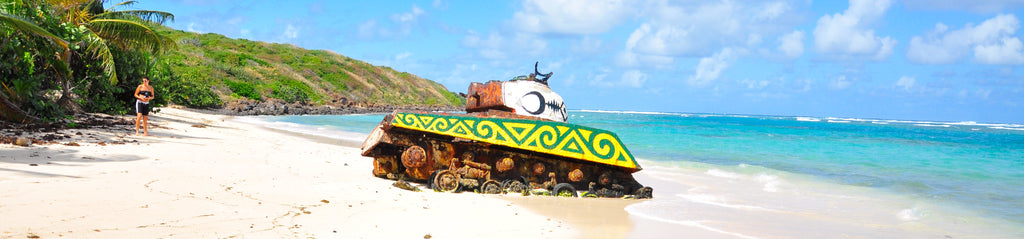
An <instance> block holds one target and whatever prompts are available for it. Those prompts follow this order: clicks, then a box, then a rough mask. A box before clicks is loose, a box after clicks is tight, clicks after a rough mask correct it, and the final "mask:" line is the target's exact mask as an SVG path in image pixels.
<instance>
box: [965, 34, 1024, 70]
mask: <svg viewBox="0 0 1024 239" xmlns="http://www.w3.org/2000/svg"><path fill="white" fill-rule="evenodd" d="M1022 50H1024V46H1022V44H1021V42H1020V39H1017V38H1016V37H1012V38H1011V37H1005V38H1003V39H1001V42H1000V43H996V44H989V45H978V46H975V47H974V59H977V60H978V62H981V63H984V64H1022V63H1024V51H1022Z"/></svg>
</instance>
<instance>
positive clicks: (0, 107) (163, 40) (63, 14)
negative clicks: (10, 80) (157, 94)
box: [0, 0, 177, 121]
mask: <svg viewBox="0 0 1024 239" xmlns="http://www.w3.org/2000/svg"><path fill="white" fill-rule="evenodd" d="M104 2H106V0H14V1H13V2H12V3H11V4H16V5H15V7H17V6H21V7H28V6H37V5H39V4H46V5H48V7H49V9H53V13H52V14H53V16H55V17H57V18H59V19H60V21H61V22H62V23H64V24H67V25H71V26H74V27H75V28H74V29H77V30H80V31H81V32H80V33H81V35H82V36H83V37H81V39H75V40H76V41H75V42H71V43H70V44H75V45H76V46H77V47H79V48H83V49H85V53H86V56H84V57H79V58H81V59H94V60H97V61H99V64H98V65H99V66H100V67H101V68H102V70H103V73H104V75H106V77H107V78H108V79H109V81H110V84H116V83H117V81H118V77H117V71H116V67H115V65H114V55H113V54H111V48H112V47H116V48H118V49H122V50H142V51H148V52H151V53H153V54H154V55H159V54H161V53H164V52H166V51H168V50H171V49H173V48H175V47H177V45H176V44H175V41H174V40H173V39H170V38H168V37H166V36H163V35H161V34H158V33H157V32H156V31H155V30H154V29H153V28H151V27H150V26H151V24H163V23H164V22H166V21H168V20H170V21H174V15H173V14H171V13H168V12H162V11H150V10H117V9H116V8H117V7H125V6H130V5H132V4H135V3H136V2H135V1H125V2H121V3H118V4H115V5H113V6H112V7H110V8H107V9H104V8H103V3H104ZM0 14H2V15H0V27H3V28H8V29H12V30H14V31H18V32H24V33H28V34H32V35H35V36H41V37H44V38H47V39H50V40H51V41H53V42H55V43H56V44H57V45H60V47H61V48H62V49H63V51H61V52H62V53H58V54H57V55H58V56H57V57H56V58H57V59H50V60H48V63H47V64H49V65H50V66H53V67H52V68H53V69H55V71H54V72H53V73H54V74H53V77H52V78H53V79H56V82H57V83H58V85H60V88H61V89H60V90H61V96H60V99H59V100H57V103H58V105H61V106H62V107H64V108H65V109H67V110H70V111H72V112H76V113H77V112H81V111H82V110H81V107H80V106H79V105H77V104H76V103H74V101H73V100H72V97H73V96H72V91H71V90H72V88H73V87H74V86H73V82H74V81H72V80H71V78H72V74H71V73H72V71H71V69H69V66H70V65H71V64H70V63H71V62H70V61H71V59H72V58H71V54H72V53H73V51H70V50H69V49H70V48H69V43H68V42H67V41H65V40H63V39H61V38H60V37H58V36H56V35H54V34H51V33H50V32H48V31H47V30H46V29H43V28H42V27H40V26H38V25H37V24H35V23H32V22H31V21H27V20H25V19H22V18H20V17H18V16H14V15H10V14H7V13H0ZM76 59H77V58H76ZM6 88H7V87H6V86H4V89H6ZM7 91H10V90H9V89H8V90H7ZM5 94H6V93H4V92H0V113H2V114H0V116H2V118H0V119H11V120H15V121H38V119H36V118H34V117H32V116H31V115H28V114H25V113H24V112H23V111H21V110H20V108H18V107H17V105H15V104H13V103H11V102H10V100H9V98H10V97H7V96H6V95H5ZM8 112H14V113H8ZM18 112H20V113H18Z"/></svg>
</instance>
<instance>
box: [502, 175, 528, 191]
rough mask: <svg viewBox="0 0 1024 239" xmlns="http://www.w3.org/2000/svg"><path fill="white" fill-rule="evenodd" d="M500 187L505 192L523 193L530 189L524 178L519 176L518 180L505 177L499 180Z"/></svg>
mask: <svg viewBox="0 0 1024 239" xmlns="http://www.w3.org/2000/svg"><path fill="white" fill-rule="evenodd" d="M501 189H502V190H504V191H505V192H512V193H523V192H527V191H530V186H529V184H528V183H526V178H524V177H519V180H515V179H505V180H504V181H501Z"/></svg>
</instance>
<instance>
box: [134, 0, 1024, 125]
mask: <svg viewBox="0 0 1024 239" xmlns="http://www.w3.org/2000/svg"><path fill="white" fill-rule="evenodd" d="M133 8H141V9H151V10H162V11H168V12H171V13H174V14H175V16H176V18H175V21H174V22H172V23H168V24H167V25H169V26H171V27H173V28H175V29H180V30H185V31H193V32H199V33H218V34H222V35H225V36H228V37H232V38H245V39H251V40H258V41H267V42H277V43H289V44H294V45H296V46H299V47H303V48H308V49H324V50H330V51H332V52H336V53H339V54H342V55H345V56H349V57H352V58H355V59H360V60H364V61H367V62H370V63H372V64H375V65H386V66H390V67H392V68H394V69H396V70H399V71H405V72H409V73H413V74H416V75H419V76H421V77H424V78H427V79H431V80H434V81H437V82H440V83H442V84H444V85H445V86H446V87H448V89H449V90H451V91H455V92H465V91H466V88H467V87H468V85H469V83H470V82H474V81H476V82H484V81H488V80H504V79H508V78H511V77H514V76H517V75H525V74H528V73H530V72H533V63H534V62H535V61H540V69H541V71H542V72H549V71H553V72H554V73H555V74H554V76H553V77H552V78H551V81H550V82H551V83H550V85H551V88H552V89H553V90H555V91H556V92H558V93H560V94H561V95H562V96H563V98H565V100H566V105H567V106H568V107H569V108H570V109H601V110H628V111H661V112H693V113H724V114H762V115H789V116H817V117H853V118H884V119H908V120H940V121H976V122H990V123H1024V44H1022V41H1024V30H1022V29H1021V18H1022V17H1024V0H1003V1H1000V0H974V1H953V0H903V1H899V0H852V1H810V0H796V1H785V0H780V1H771V0H769V1H721V0H713V1H704V0H688V1H667V0H649V1H648V0H638V1H607V0H564V1H556V0H523V1H449V0H433V1H327V0H325V1H262V0H255V1H227V0H164V1H141V2H140V3H139V4H136V5H134V6H133Z"/></svg>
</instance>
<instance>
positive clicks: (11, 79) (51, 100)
mask: <svg viewBox="0 0 1024 239" xmlns="http://www.w3.org/2000/svg"><path fill="white" fill-rule="evenodd" d="M105 2H106V1H103V0H45V1H44V0H3V1H2V2H0V37H2V38H3V40H2V41H3V42H2V43H3V44H2V45H0V57H2V58H3V59H4V61H3V62H2V63H0V85H2V86H3V90H2V92H0V112H2V115H0V116H2V118H3V119H7V120H12V121H38V120H40V118H39V117H42V119H41V120H52V119H56V118H60V117H63V116H64V115H65V112H72V113H76V112H81V111H94V112H108V113H124V112H126V111H127V107H125V105H127V103H126V102H128V101H130V100H131V99H132V98H133V97H132V96H131V94H132V93H133V91H132V90H130V89H133V88H134V86H135V84H137V83H138V79H139V78H140V77H141V76H143V75H145V74H146V73H147V72H148V71H149V68H150V66H151V65H152V63H151V62H152V61H153V59H154V56H156V55H158V54H160V53H163V52H166V51H168V50H172V49H174V48H175V46H176V44H175V41H174V40H173V39H170V38H167V37H165V36H164V35H161V34H159V33H158V32H157V31H155V30H154V28H153V27H156V26H160V24H162V23H163V22H164V21H167V20H173V18H174V16H173V15H172V14H170V13H167V12H160V11H148V10H118V9H117V8H125V7H129V6H130V5H132V4H134V3H135V2H134V1H126V2H121V3H118V4H114V5H113V6H112V7H110V8H104V6H103V5H104V3H105ZM124 79H128V80H124ZM129 91H131V92H129ZM37 116H38V117H37Z"/></svg>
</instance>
